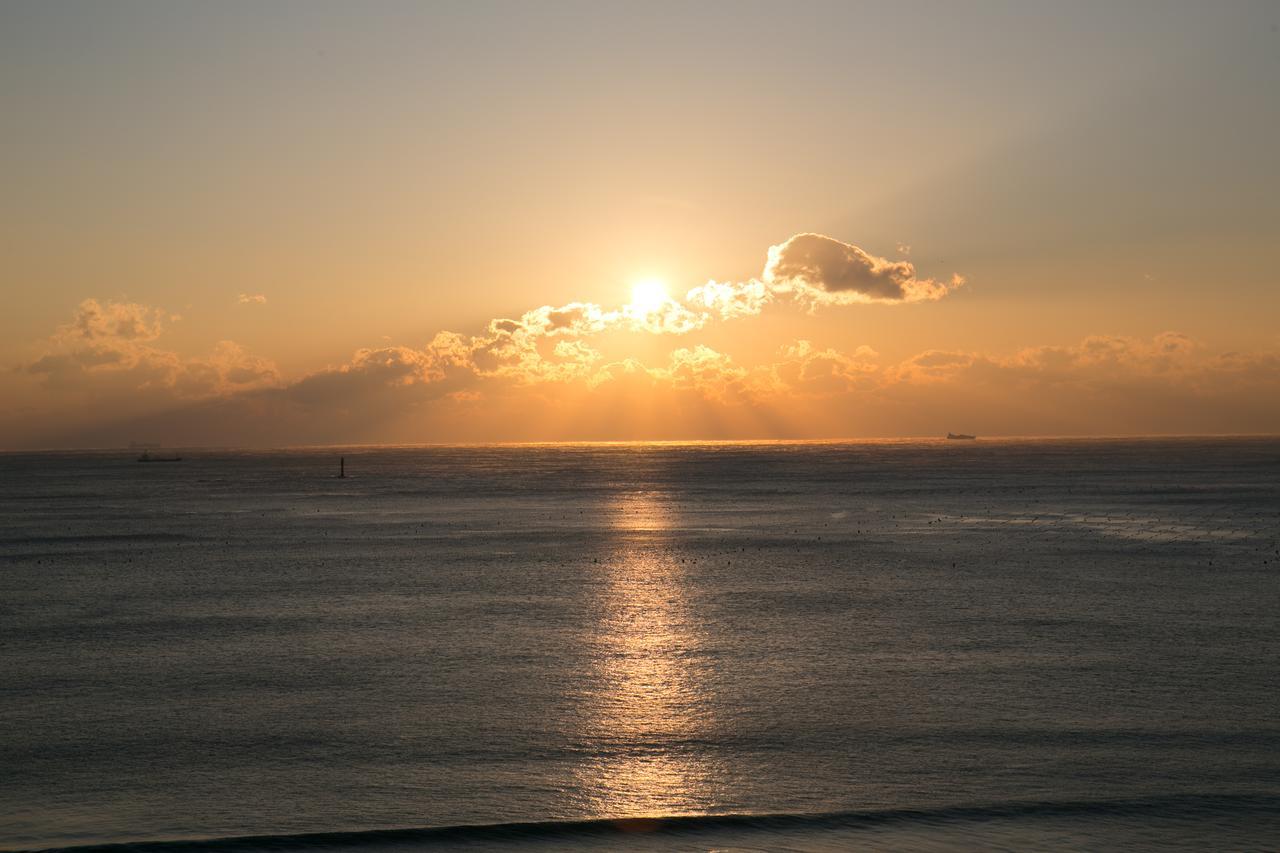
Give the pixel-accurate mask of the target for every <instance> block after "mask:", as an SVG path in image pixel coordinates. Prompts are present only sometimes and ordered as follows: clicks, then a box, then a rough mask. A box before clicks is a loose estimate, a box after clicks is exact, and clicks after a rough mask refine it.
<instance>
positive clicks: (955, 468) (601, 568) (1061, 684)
mask: <svg viewBox="0 0 1280 853" xmlns="http://www.w3.org/2000/svg"><path fill="white" fill-rule="evenodd" d="M168 452H169V451H159V454H167V453H168ZM180 452H181V454H182V456H183V459H182V461H181V462H171V463H151V464H141V463H139V462H138V461H137V452H136V451H134V452H130V451H115V452H92V453H89V452H85V453H45V454H0V849H3V850H14V849H47V848H72V847H84V846H100V845H115V844H123V843H129V844H131V845H132V846H130V847H129V848H128V849H129V850H131V851H134V853H164V851H175V852H176V851H191V853H199V851H210V853H212V851H246V850H258V849H260V850H278V851H287V850H318V851H328V850H335V851H336V850H370V851H373V850H417V849H468V850H489V849H494V850H498V849H515V850H520V849H529V850H581V849H592V850H593V849H603V850H668V849H677V850H806V851H807V850H848V849H859V850H871V851H877V850H930V851H934V850H936V851H958V850H975V849H985V850H1002V849H1003V850H1028V849H1035V850H1100V849H1170V850H1205V849H1214V850H1275V849H1280V439H1272V438H1251V439H1245V438H1242V439H1148V440H1115V441H1093V440H1090V441H1085V440H1055V441H1045V440H1034V441H1032V440H1026V441H1017V440H1010V441H1000V440H983V439H979V440H978V441H899V442H868V443H840V444H830V443H823V444H804V443H800V444H678V445H672V444H659V445H556V446H520V447H510V446H506V447H503V446H477V447H428V448H380V449H370V448H345V449H324V450H292V451H291V450H282V451H272V452H238V451H217V450H186V451H180ZM340 458H345V464H346V472H347V477H346V478H343V479H339V478H338V477H337V476H336V475H337V473H338V469H339V459H340ZM117 849H123V848H117Z"/></svg>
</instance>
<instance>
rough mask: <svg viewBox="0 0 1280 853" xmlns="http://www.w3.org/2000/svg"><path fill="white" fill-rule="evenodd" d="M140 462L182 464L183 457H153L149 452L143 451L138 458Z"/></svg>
mask: <svg viewBox="0 0 1280 853" xmlns="http://www.w3.org/2000/svg"><path fill="white" fill-rule="evenodd" d="M138 461H139V462H181V461H182V457H181V456H152V455H151V454H150V453H148V452H147V451H145V450H144V451H143V452H142V455H141V456H139V457H138Z"/></svg>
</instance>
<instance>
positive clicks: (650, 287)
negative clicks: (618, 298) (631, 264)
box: [631, 278, 671, 314]
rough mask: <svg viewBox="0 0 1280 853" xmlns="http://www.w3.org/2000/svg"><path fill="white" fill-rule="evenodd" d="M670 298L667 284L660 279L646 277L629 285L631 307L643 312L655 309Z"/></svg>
mask: <svg viewBox="0 0 1280 853" xmlns="http://www.w3.org/2000/svg"><path fill="white" fill-rule="evenodd" d="M670 298H671V297H669V296H668V295H667V285H666V284H665V283H664V282H663V281H662V280H661V279H656V278H647V279H645V280H644V281H637V282H636V283H635V284H633V285H632V286H631V307H633V308H635V309H636V310H637V311H640V312H642V313H644V314H648V313H650V312H653V311H657V310H658V309H659V308H661V307H662V306H663V305H665V304H666V303H667V301H668V300H669V299H670Z"/></svg>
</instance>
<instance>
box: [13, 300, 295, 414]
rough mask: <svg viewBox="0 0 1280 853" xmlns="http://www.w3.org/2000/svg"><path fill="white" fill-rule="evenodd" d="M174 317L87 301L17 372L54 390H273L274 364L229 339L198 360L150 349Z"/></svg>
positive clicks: (190, 393) (204, 393) (198, 393)
mask: <svg viewBox="0 0 1280 853" xmlns="http://www.w3.org/2000/svg"><path fill="white" fill-rule="evenodd" d="M178 319H179V318H178V317H177V316H176V315H173V314H169V313H168V312H166V311H164V310H163V309H160V308H155V307H151V306H147V305H142V304H139V303H136V302H111V301H108V302H106V303H102V302H99V301H98V300H96V299H86V300H84V301H83V302H81V303H80V305H79V306H78V307H77V308H76V312H75V315H74V317H73V318H72V319H71V321H70V322H68V323H66V324H63V325H61V326H59V327H58V328H57V330H56V331H55V332H54V333H53V335H51V336H50V337H49V339H48V340H47V341H46V342H45V343H46V351H45V353H44V354H43V355H42V356H40V357H39V358H37V359H35V360H34V361H32V362H30V363H28V364H25V365H23V366H22V370H23V372H25V373H26V374H28V375H31V376H35V377H38V378H39V379H40V381H41V382H42V383H43V385H44V387H45V388H47V389H50V390H52V391H58V392H66V393H77V392H86V393H91V394H94V395H98V396H101V395H104V394H107V395H110V394H114V395H117V396H127V395H130V394H132V395H135V396H136V395H143V396H147V397H150V398H153V399H154V398H162V397H173V398H182V399H193V398H199V397H209V396H215V395H222V394H231V393H236V392H239V391H244V390H248V389H253V388H261V387H265V386H268V385H273V384H275V383H277V382H278V381H279V374H278V372H277V371H276V368H275V365H274V364H273V363H272V362H270V361H268V360H266V359H263V358H259V357H257V356H252V355H250V354H248V353H246V352H245V351H244V349H243V348H241V347H240V346H239V345H238V344H236V343H234V342H233V341H219V342H218V343H217V344H216V345H215V346H214V348H213V350H212V351H211V352H210V353H209V354H207V355H204V356H197V357H184V356H181V355H179V354H178V353H176V352H172V351H169V350H165V349H161V348H159V347H156V346H153V345H152V342H153V341H155V340H156V339H157V338H159V337H160V336H161V335H162V334H163V332H164V329H165V326H166V324H167V323H168V322H171V321H176V320H178Z"/></svg>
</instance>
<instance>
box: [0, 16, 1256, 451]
mask: <svg viewBox="0 0 1280 853" xmlns="http://www.w3.org/2000/svg"><path fill="white" fill-rule="evenodd" d="M1277 8H1278V7H1276V6H1275V5H1274V4H1268V3H1231V4H1213V5H1210V4H1181V3H1128V4H1123V5H1119V6H1117V5H1115V4H1088V3H1086V4H1059V5H1057V6H1050V5H1046V4H1022V3H1018V4H994V3H991V4H955V5H952V4H945V5H941V4H850V3H838V4H822V3H812V4H785V5H783V4H769V3H732V4H719V3H706V4H699V5H697V6H696V7H694V8H688V7H687V4H661V3H660V4H645V5H643V6H640V5H636V4H630V5H619V4H609V3H590V4H587V3H582V4H569V3H552V4H485V3H475V4H465V5H463V4H458V5H450V6H443V5H436V4H417V3H390V2H384V3H369V4H330V3H302V2H281V3H273V4H250V3H236V2H228V3H219V4H190V5H188V4H173V3H159V2H156V3H149V2H148V3H143V2H115V3H110V4H106V3H73V2H57V3H14V4H6V5H5V6H3V7H2V8H0V102H2V104H3V107H4V111H5V114H6V115H7V116H9V117H10V118H11V122H10V125H11V127H10V128H9V129H8V130H6V141H5V146H4V149H3V154H0V182H2V184H3V188H4V192H3V194H2V195H0V233H3V234H4V238H3V242H2V245H3V246H4V252H3V254H2V255H0V258H3V266H2V267H0V275H2V276H3V281H4V291H5V293H6V295H7V296H8V297H9V298H8V299H7V300H6V307H7V310H6V311H4V312H0V360H3V363H4V364H5V366H6V370H4V371H3V372H2V373H0V392H2V393H3V394H4V396H5V399H6V401H8V404H7V405H6V406H5V407H3V409H0V448H22V447H68V446H90V447H93V446H116V445H120V444H127V443H128V442H129V441H160V442H163V443H165V444H167V445H171V446H179V445H188V444H200V445H297V444H311V443H348V442H350V443H367V442H398V443H417V442H439V441H491V440H584V439H591V440H595V439H721V438H766V439H767V438H841V437H862V436H899V435H940V434H945V433H946V432H947V431H948V430H954V431H963V432H976V433H980V434H983V435H1027V434H1054V435H1062V434H1073V435H1089V434H1141V433H1200V432H1213V433H1222V432H1228V433H1231V432H1277V431H1280V323H1278V321H1280V286H1278V285H1280V281H1278V280H1277V272H1276V270H1277V269H1280V257H1278V255H1280V248H1278V247H1280V239H1277V238H1278V237H1280V227H1278V226H1280V168H1277V166H1276V162H1275V151H1277V150H1280V99H1277V98H1276V97H1275V94H1274V93H1275V92H1276V91H1280V35H1278V34H1277V23H1278V22H1280V12H1278V11H1277ZM15 118H16V121H15V120H13V119H15Z"/></svg>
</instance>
